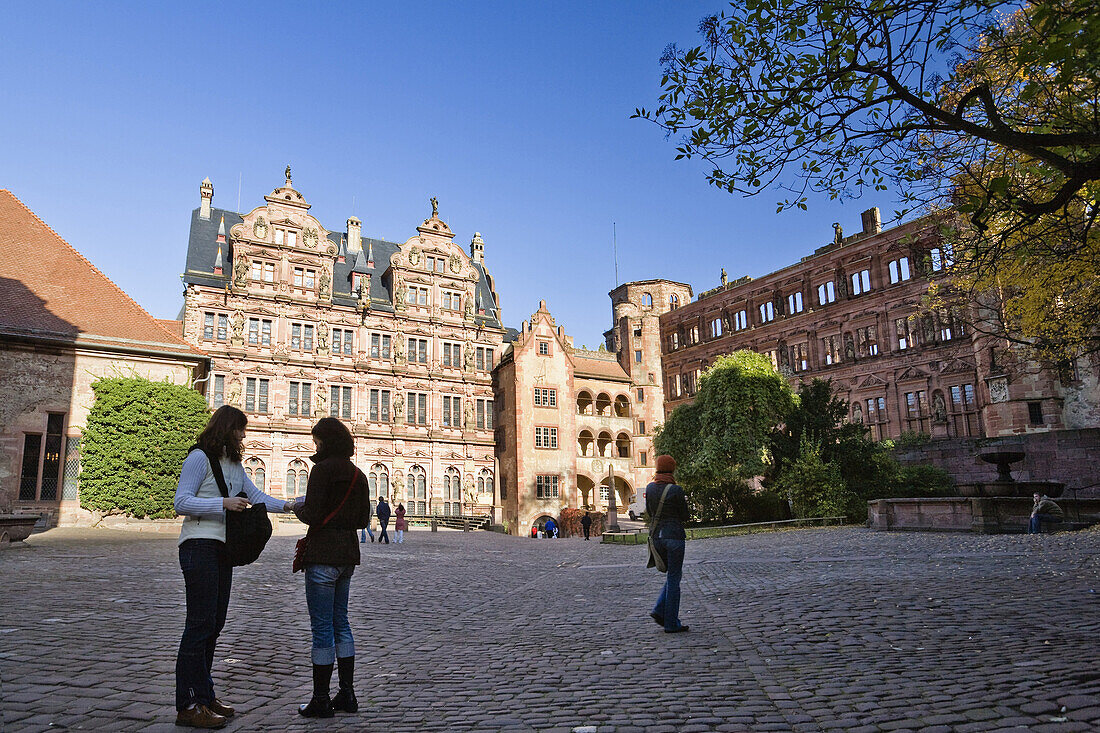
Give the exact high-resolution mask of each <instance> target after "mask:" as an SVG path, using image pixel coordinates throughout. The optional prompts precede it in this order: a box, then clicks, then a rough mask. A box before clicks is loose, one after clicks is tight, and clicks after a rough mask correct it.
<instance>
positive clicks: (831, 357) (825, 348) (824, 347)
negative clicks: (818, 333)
mask: <svg viewBox="0 0 1100 733" xmlns="http://www.w3.org/2000/svg"><path fill="white" fill-rule="evenodd" d="M821 354H822V358H823V359H824V360H825V364H827V365H828V364H839V363H840V336H826V337H825V338H823V339H821Z"/></svg>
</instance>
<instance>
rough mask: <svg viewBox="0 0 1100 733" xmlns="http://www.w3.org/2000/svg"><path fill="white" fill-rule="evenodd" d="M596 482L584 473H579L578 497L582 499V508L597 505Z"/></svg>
mask: <svg viewBox="0 0 1100 733" xmlns="http://www.w3.org/2000/svg"><path fill="white" fill-rule="evenodd" d="M595 488H596V482H595V481H593V480H592V479H591V478H589V477H588V476H585V475H584V474H583V473H578V474H577V498H578V499H580V506H581V508H582V509H587V508H591V507H594V506H595V505H596V494H595Z"/></svg>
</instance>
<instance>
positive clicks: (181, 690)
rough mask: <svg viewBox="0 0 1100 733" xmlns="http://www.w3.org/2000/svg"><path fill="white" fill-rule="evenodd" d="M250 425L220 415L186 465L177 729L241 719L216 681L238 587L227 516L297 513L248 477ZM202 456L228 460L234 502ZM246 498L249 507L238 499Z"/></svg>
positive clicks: (236, 416)
mask: <svg viewBox="0 0 1100 733" xmlns="http://www.w3.org/2000/svg"><path fill="white" fill-rule="evenodd" d="M247 425H248V418H247V417H245V414H244V413H243V412H241V411H240V410H238V409H237V408H236V407H232V406H230V405H224V406H222V407H219V408H218V409H217V410H216V411H215V412H214V414H213V415H211V416H210V422H208V423H207V424H206V428H205V429H204V430H203V431H202V432H201V433H200V434H199V437H198V440H197V443H198V448H196V449H195V450H192V451H191V452H190V453H188V454H187V458H186V459H184V461H183V470H182V471H181V473H180V482H179V486H178V487H177V488H176V499H175V506H176V512H177V513H178V514H182V515H183V517H184V519H183V528H182V530H181V531H180V539H179V557H180V568H181V569H182V570H183V580H184V584H185V586H186V589H187V622H186V625H185V626H184V629H183V638H182V639H181V640H180V648H179V654H178V655H177V657H176V725H186V726H191V727H194V728H221V727H222V726H224V725H225V724H226V723H227V722H228V719H229V718H230V717H232V716H233V713H234V711H233V708H231V707H229V706H228V705H225V704H223V703H221V702H220V701H218V699H217V697H216V696H215V694H214V680H213V678H212V677H211V676H210V668H211V666H212V665H213V662H214V649H215V647H216V645H217V642H218V634H220V633H221V630H222V627H223V626H224V625H225V615H226V611H227V610H228V608H229V591H230V588H231V587H232V584H233V566H232V565H231V564H230V562H229V559H228V558H227V556H226V552H225V512H226V511H241V510H243V509H246V508H248V506H249V505H250V504H255V503H258V502H263V503H264V504H266V505H267V510H268V511H269V512H288V511H291V510H292V509H293V502H292V501H286V502H284V501H283V500H282V499H276V498H275V497H272V496H268V495H267V494H265V493H264V492H263V491H261V490H260V489H258V488H256V485H255V484H253V483H252V480H251V479H250V478H249V477H248V475H247V474H246V473H245V472H244V466H243V465H241V453H242V450H243V445H242V443H243V441H244V434H245V427H246V426H247ZM200 448H201V449H203V450H206V451H208V452H210V453H212V454H213V455H219V456H221V457H222V458H221V461H220V464H221V469H222V473H223V474H224V477H225V483H226V486H227V488H228V489H229V497H228V498H224V497H222V495H221V491H220V490H219V489H218V484H217V481H216V480H215V479H214V472H213V469H212V468H211V466H210V460H209V459H208V458H207V457H206V453H204V452H203V450H200ZM241 491H244V492H245V494H246V495H247V497H248V498H247V499H245V498H244V497H239V496H236V494H238V493H240V492H241Z"/></svg>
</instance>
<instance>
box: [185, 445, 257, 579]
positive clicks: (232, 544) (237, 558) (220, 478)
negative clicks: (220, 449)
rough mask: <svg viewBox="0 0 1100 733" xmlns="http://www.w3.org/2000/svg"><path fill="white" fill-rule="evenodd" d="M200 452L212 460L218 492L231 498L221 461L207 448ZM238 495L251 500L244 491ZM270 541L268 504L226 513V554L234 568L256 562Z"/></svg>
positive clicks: (254, 505)
mask: <svg viewBox="0 0 1100 733" xmlns="http://www.w3.org/2000/svg"><path fill="white" fill-rule="evenodd" d="M197 447H198V446H196V448H197ZM200 450H202V452H203V453H204V454H205V455H206V459H207V460H208V461H210V469H211V470H212V471H213V472H214V481H215V482H217V484H218V490H219V491H220V492H221V493H222V496H223V497H225V498H226V499H228V498H229V487H228V486H226V484H225V475H224V474H223V473H222V465H221V461H219V460H218V459H217V458H216V457H215V456H213V455H211V454H210V453H209V452H208V451H206V450H205V449H203V448H200ZM237 496H240V497H244V498H245V499H247V498H248V494H246V493H245V492H243V491H242V492H241V493H239V494H237ZM269 539H271V520H270V519H269V518H268V516H267V505H266V504H264V503H263V502H260V503H258V504H253V505H252V506H250V507H249V508H247V509H245V510H243V511H239V512H231V511H228V510H227V511H226V512H225V551H226V554H227V555H228V556H229V562H230V564H231V565H232V566H233V567H240V566H241V565H249V564H251V563H254V562H255V561H256V558H258V557H259V556H260V553H261V552H263V551H264V547H265V546H266V545H267V541H268V540H269Z"/></svg>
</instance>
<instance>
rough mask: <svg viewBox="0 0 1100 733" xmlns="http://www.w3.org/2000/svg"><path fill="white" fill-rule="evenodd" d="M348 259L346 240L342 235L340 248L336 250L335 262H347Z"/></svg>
mask: <svg viewBox="0 0 1100 733" xmlns="http://www.w3.org/2000/svg"><path fill="white" fill-rule="evenodd" d="M347 259H348V242H347V240H346V239H345V238H344V237H340V248H339V249H338V250H337V251H336V261H337V262H347Z"/></svg>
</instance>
